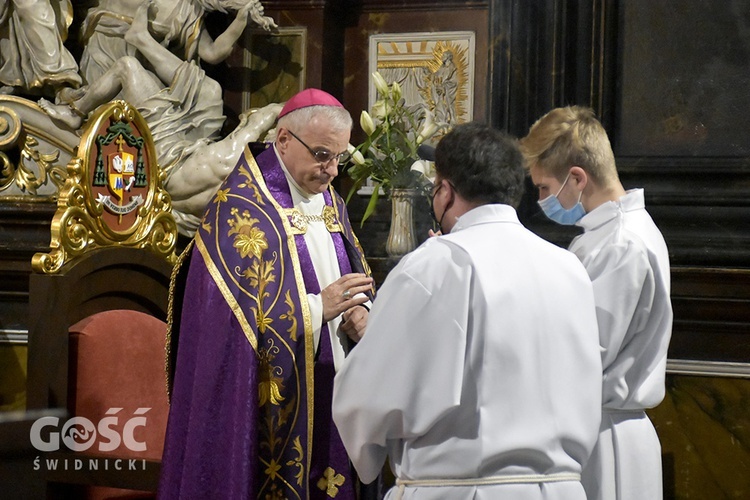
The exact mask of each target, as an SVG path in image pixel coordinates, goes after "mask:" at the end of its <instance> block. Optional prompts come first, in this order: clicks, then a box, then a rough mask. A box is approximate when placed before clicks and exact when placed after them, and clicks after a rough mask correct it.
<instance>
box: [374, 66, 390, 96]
mask: <svg viewBox="0 0 750 500" xmlns="http://www.w3.org/2000/svg"><path fill="white" fill-rule="evenodd" d="M372 81H373V82H374V83H375V88H376V89H377V90H378V93H379V94H380V95H382V96H383V97H386V96H387V95H388V84H387V83H386V82H385V78H383V75H381V74H380V72H378V71H376V72H375V73H373V74H372Z"/></svg>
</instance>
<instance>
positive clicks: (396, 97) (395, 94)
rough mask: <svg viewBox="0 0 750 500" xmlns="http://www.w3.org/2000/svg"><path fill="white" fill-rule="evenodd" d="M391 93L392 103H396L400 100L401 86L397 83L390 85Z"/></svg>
mask: <svg viewBox="0 0 750 500" xmlns="http://www.w3.org/2000/svg"><path fill="white" fill-rule="evenodd" d="M391 92H393V101H394V102H398V101H399V99H401V85H399V84H398V82H393V83H392V84H391Z"/></svg>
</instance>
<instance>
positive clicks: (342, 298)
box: [320, 273, 373, 322]
mask: <svg viewBox="0 0 750 500" xmlns="http://www.w3.org/2000/svg"><path fill="white" fill-rule="evenodd" d="M372 282H373V281H372V278H370V277H368V276H367V275H365V274H360V273H350V274H345V275H343V276H342V277H340V278H339V279H337V280H336V281H334V282H333V283H331V284H330V285H328V286H327V287H325V288H324V289H323V290H322V291H321V292H320V297H321V299H322V301H323V321H326V322H328V321H331V320H332V319H333V318H335V317H337V316H338V315H339V314H341V313H343V312H344V311H346V310H347V309H351V308H352V307H354V306H358V305H360V304H364V303H365V302H367V301H368V300H369V299H368V298H367V295H365V292H367V291H368V290H369V289H370V288H372Z"/></svg>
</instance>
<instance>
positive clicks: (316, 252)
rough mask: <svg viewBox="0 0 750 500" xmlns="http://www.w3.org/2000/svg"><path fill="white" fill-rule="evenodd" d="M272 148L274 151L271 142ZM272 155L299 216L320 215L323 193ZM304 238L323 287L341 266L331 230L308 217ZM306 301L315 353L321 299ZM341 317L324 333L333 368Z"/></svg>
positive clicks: (341, 338) (339, 353) (342, 342)
mask: <svg viewBox="0 0 750 500" xmlns="http://www.w3.org/2000/svg"><path fill="white" fill-rule="evenodd" d="M273 148H274V150H276V145H275V144H274V145H273ZM276 157H277V158H278V160H279V164H280V165H281V169H282V170H283V171H284V175H285V176H286V180H287V182H288V183H289V191H290V192H291V194H292V203H293V204H294V208H296V209H297V210H299V211H300V212H302V214H303V215H321V214H322V213H323V207H324V206H325V204H326V202H325V198H324V197H323V194H322V193H317V194H310V193H308V192H306V191H305V190H303V189H302V188H301V187H300V185H299V184H297V182H296V181H295V180H294V178H293V177H292V176H291V174H290V173H289V171H288V170H287V168H286V166H285V165H284V162H283V161H281V156H280V155H279V152H278V151H276ZM304 238H305V245H307V251H308V252H309V253H310V259H311V260H312V263H313V267H314V268H315V275H316V276H317V278H318V285H319V286H320V289H321V290H323V289H324V288H325V287H327V286H328V285H330V284H331V283H333V282H334V281H336V280H337V279H339V278H340V277H341V269H340V268H339V261H338V257H337V255H336V247H334V245H333V239H332V238H331V233H330V232H328V229H327V228H326V224H325V222H323V220H322V219H321V220H310V221H308V224H307V232H306V233H305V235H304ZM307 303H308V304H309V306H310V317H311V320H312V325H313V349H314V350H315V351H316V352H317V350H318V344H319V343H320V332H321V330H322V326H323V299H322V298H321V296H320V294H312V293H309V294H307ZM341 320H342V317H341V315H339V316H336V317H335V318H333V319H332V320H331V321H329V322H328V333H329V335H330V338H331V347H332V348H333V365H334V368H335V369H336V370H338V369H339V367H340V366H341V363H342V362H343V360H344V357H345V356H346V352H347V350H348V348H347V347H348V340H347V336H346V334H345V333H344V332H342V331H340V330H339V326H340V325H341Z"/></svg>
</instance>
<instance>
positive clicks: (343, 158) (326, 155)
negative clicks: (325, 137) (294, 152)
mask: <svg viewBox="0 0 750 500" xmlns="http://www.w3.org/2000/svg"><path fill="white" fill-rule="evenodd" d="M287 132H289V133H290V134H291V135H292V137H294V138H295V139H297V140H298V141H299V142H300V144H302V145H303V146H305V147H306V148H307V150H308V151H309V152H310V154H311V155H313V158H315V161H317V162H319V163H322V164H326V163H328V162H329V161H331V160H333V159H334V158H335V159H337V160H338V161H339V164H342V163H346V162H348V161H349V160H350V159H351V157H352V155H351V153H349V151H342V152H341V153H338V154H336V153H331V152H330V151H328V150H327V149H324V148H319V149H313V148H311V147H310V146H308V145H307V144H305V141H303V140H302V139H300V138H299V137H297V134H295V133H294V132H292V131H291V130H289V129H287Z"/></svg>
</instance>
